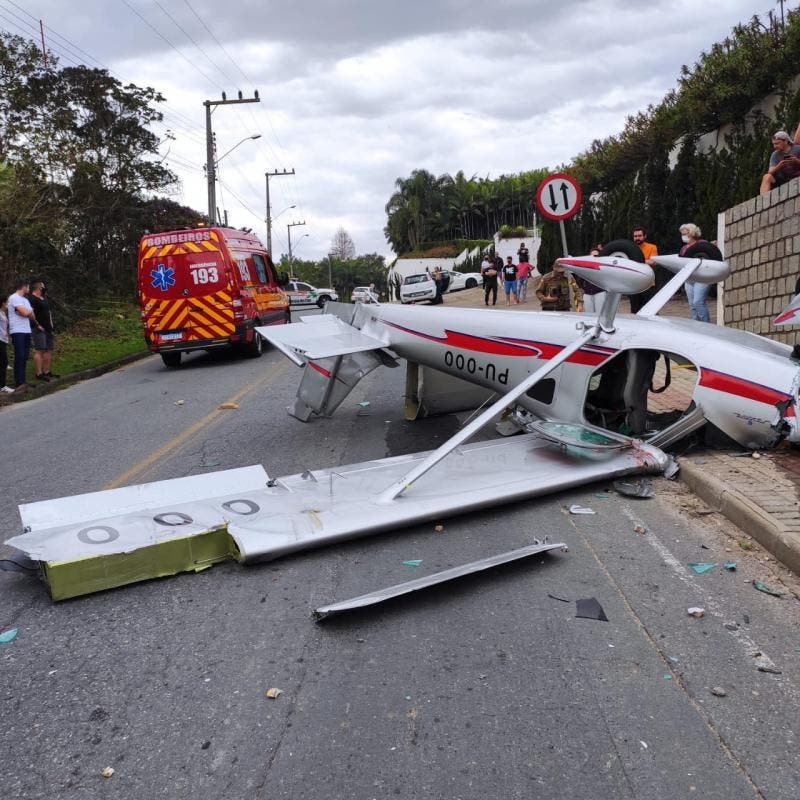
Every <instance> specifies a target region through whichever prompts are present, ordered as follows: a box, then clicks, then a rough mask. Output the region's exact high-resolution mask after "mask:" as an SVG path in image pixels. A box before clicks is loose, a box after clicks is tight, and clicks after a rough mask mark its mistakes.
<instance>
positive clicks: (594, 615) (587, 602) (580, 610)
mask: <svg viewBox="0 0 800 800" xmlns="http://www.w3.org/2000/svg"><path fill="white" fill-rule="evenodd" d="M575 604H576V606H577V609H576V610H575V617H576V618H580V619H596V620H598V621H600V622H608V617H607V616H606V612H605V611H603V606H601V605H600V603H599V602H598V601H597V598H595V597H586V598H583V599H581V600H576V601H575Z"/></svg>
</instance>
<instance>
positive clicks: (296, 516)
mask: <svg viewBox="0 0 800 800" xmlns="http://www.w3.org/2000/svg"><path fill="white" fill-rule="evenodd" d="M561 427H562V428H569V429H570V431H572V432H573V434H574V431H575V430H577V428H578V427H579V426H574V425H571V426H569V425H562V426H561ZM545 433H546V435H541V434H537V433H531V434H523V435H521V436H516V437H514V438H512V439H503V440H502V441H497V440H492V441H488V442H477V443H472V444H467V445H464V446H463V447H460V448H458V449H457V450H456V451H454V452H453V453H451V454H450V456H449V457H448V458H447V459H446V460H445V461H444V462H442V464H441V465H440V467H439V470H438V472H437V479H436V480H435V481H419V482H417V483H415V484H414V486H413V487H410V488H409V489H408V490H407V491H406V492H405V493H404V494H403V496H402V498H398V499H397V500H394V501H391V502H385V501H384V500H383V499H382V497H381V495H382V490H383V488H384V487H386V486H388V485H391V484H393V483H395V482H397V481H398V480H402V478H403V476H404V475H405V474H406V473H407V472H408V470H409V468H412V467H413V466H414V465H416V464H419V463H420V462H422V461H424V460H425V458H426V457H427V456H428V455H429V454H428V453H424V452H423V453H414V454H410V455H402V456H394V457H391V458H383V459H378V460H374V461H366V462H362V463H357V464H349V465H342V466H337V467H334V468H330V469H320V470H314V471H310V470H305V471H304V472H302V473H299V474H295V475H288V476H285V477H282V478H277V479H275V480H269V478H268V476H267V474H266V473H265V472H264V470H263V468H262V467H260V466H254V467H246V468H242V469H233V470H223V471H219V472H209V473H206V474H203V475H195V476H191V477H187V478H176V479H172V480H167V481H161V482H157V483H150V484H143V485H141V486H128V487H123V488H120V489H111V490H107V491H102V492H95V493H92V494H84V495H79V496H76V497H70V498H62V499H57V500H47V501H41V502H37V503H29V504H26V505H23V506H20V515H21V517H22V521H23V525H24V526H25V532H24V533H22V534H20V535H19V536H15V537H14V538H12V539H10V540H8V542H7V543H8V544H10V545H12V546H13V547H16V548H17V549H19V550H21V551H23V552H25V553H27V554H28V555H29V556H30V557H31V558H33V559H34V560H36V561H38V562H40V563H41V565H42V569H43V572H44V576H45V580H46V582H47V585H48V589H49V591H50V595H51V597H52V598H53V600H62V599H66V598H69V597H78V596H80V595H85V594H89V593H91V592H97V591H102V590H104V589H110V588H113V587H116V586H124V585H126V584H130V583H134V582H137V581H142V580H147V579H150V578H158V577H165V576H167V575H175V574H177V573H179V572H193V571H199V570H202V569H206V568H207V567H210V566H212V565H213V564H215V563H219V562H221V561H224V560H227V559H236V560H237V561H241V562H245V561H257V560H266V559H273V558H277V557H279V556H282V555H285V554H288V553H295V552H299V551H302V550H308V549H310V548H314V547H319V546H322V545H328V544H333V543H336V542H341V541H345V540H348V539H353V538H356V537H360V536H368V535H371V534H377V533H380V532H382V531H393V530H396V529H397V528H399V527H402V526H407V525H413V524H418V523H421V522H426V521H429V520H435V519H441V518H442V517H443V516H446V515H452V514H463V513H466V512H468V511H472V510H476V509H479V508H488V507H492V506H496V505H498V504H503V503H512V502H515V501H519V500H523V499H526V498H532V497H537V496H540V495H544V494H549V493H550V492H555V491H559V490H561V489H567V488H571V487H574V486H580V485H583V484H586V483H591V482H592V481H597V480H600V479H601V478H602V479H603V480H605V481H609V480H611V479H613V478H617V477H621V476H623V475H631V474H637V473H643V472H644V473H647V472H661V471H662V470H663V469H664V468H665V466H666V465H667V463H668V457H667V456H666V455H665V454H664V453H663V452H661V451H660V450H658V449H657V448H655V447H652V446H651V445H649V444H646V443H644V442H641V441H637V440H635V439H630V438H628V437H623V436H621V435H616V434H614V435H612V434H608V435H605V434H602V433H600V432H597V431H594V430H588V429H587V430H586V432H585V434H584V435H582V436H575V435H573V437H572V438H571V439H570V440H569V441H571V442H573V444H569V445H567V444H565V441H566V440H565V439H564V434H563V432H559V431H556V430H554V429H551V430H549V431H546V432H545ZM581 439H583V441H581ZM536 532H537V531H536V530H535V529H534V530H533V531H532V533H536Z"/></svg>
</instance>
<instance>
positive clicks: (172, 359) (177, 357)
mask: <svg viewBox="0 0 800 800" xmlns="http://www.w3.org/2000/svg"><path fill="white" fill-rule="evenodd" d="M161 360H162V361H163V362H164V366H165V367H179V366H180V365H181V353H180V350H178V351H177V352H176V351H175V350H171V351H169V352H168V353H162V354H161Z"/></svg>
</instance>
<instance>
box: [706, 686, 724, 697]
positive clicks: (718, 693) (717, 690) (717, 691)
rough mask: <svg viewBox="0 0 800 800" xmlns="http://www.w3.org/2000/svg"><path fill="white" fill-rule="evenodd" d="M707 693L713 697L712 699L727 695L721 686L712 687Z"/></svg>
mask: <svg viewBox="0 0 800 800" xmlns="http://www.w3.org/2000/svg"><path fill="white" fill-rule="evenodd" d="M709 691H710V692H711V694H713V695H714V697H727V696H728V693H727V692H726V691H725V690H724V689H723V688H722V687H721V686H712V687H711V689H709Z"/></svg>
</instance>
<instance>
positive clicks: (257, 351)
mask: <svg viewBox="0 0 800 800" xmlns="http://www.w3.org/2000/svg"><path fill="white" fill-rule="evenodd" d="M263 346H264V340H263V339H262V338H261V336H260V335H259V334H258V331H255V330H254V331H253V341H252V342H247V343H246V344H245V346H244V354H245V355H246V356H247V357H248V358H261V352H262V349H263Z"/></svg>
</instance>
